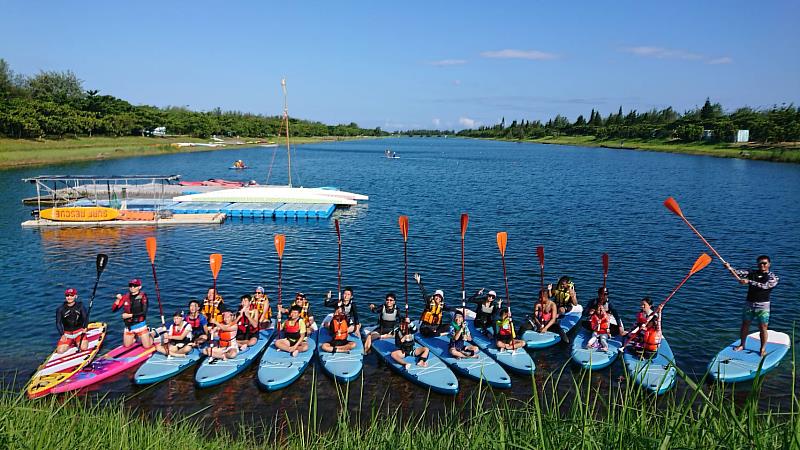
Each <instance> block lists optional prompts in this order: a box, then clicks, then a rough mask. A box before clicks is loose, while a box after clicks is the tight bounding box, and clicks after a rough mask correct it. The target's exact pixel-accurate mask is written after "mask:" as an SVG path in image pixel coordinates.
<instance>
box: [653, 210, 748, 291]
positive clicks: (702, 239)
mask: <svg viewBox="0 0 800 450" xmlns="http://www.w3.org/2000/svg"><path fill="white" fill-rule="evenodd" d="M679 217H680V218H681V219H683V221H684V222H685V223H686V225H688V226H689V228H691V230H692V231H694V234H696V235H697V237H699V238H700V240H701V241H703V243H704V244H706V247H708V248H709V249H710V250H711V252H712V253H714V255H716V257H717V258H719V260H720V262H722V265H724V266H725V268H726V269H728V271H729V272H730V273H731V275H733V276H734V277H735V278H736V280H737V281H741V280H742V278H741V277H740V276H739V274H738V273H736V271H735V270H733V268H731V266H730V264H728V261H725V258H723V257H722V255H720V254H719V252H718V251H717V249H715V248H714V247H713V246H712V245H711V244H710V243H709V242H708V241H707V240H706V238H704V237H703V235H702V234H700V232H699V231H697V228H695V227H694V225H692V224H691V222H689V220H688V219H687V218H686V217H685V216H684V215H683V214H679ZM665 303H666V302H665Z"/></svg>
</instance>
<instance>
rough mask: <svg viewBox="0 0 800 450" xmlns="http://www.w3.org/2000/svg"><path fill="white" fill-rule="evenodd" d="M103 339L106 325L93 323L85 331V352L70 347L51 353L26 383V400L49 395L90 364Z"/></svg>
mask: <svg viewBox="0 0 800 450" xmlns="http://www.w3.org/2000/svg"><path fill="white" fill-rule="evenodd" d="M105 337H106V324H105V323H102V322H93V323H90V324H89V326H88V328H87V329H86V339H88V341H89V345H88V346H87V348H86V350H80V349H79V348H77V347H70V348H69V349H68V350H67V351H66V352H64V353H56V352H53V354H51V355H50V357H49V358H47V360H45V362H44V364H42V365H41V366H39V369H38V370H37V371H36V373H35V374H33V377H32V378H31V381H29V382H28V386H27V387H26V389H25V390H26V391H27V393H28V398H38V397H42V396H45V395H47V394H49V393H50V391H52V390H53V388H54V387H56V386H58V385H59V384H61V383H62V382H63V381H65V380H67V379H69V377H71V376H72V375H74V374H76V373H78V372H79V371H80V370H81V369H83V368H84V367H85V366H86V365H87V364H89V363H90V362H92V359H94V357H95V355H97V351H98V350H100V346H101V345H102V344H103V339H105Z"/></svg>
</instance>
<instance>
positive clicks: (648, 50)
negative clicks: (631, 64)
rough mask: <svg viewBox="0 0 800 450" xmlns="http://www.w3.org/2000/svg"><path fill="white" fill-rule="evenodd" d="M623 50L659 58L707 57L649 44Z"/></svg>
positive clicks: (695, 58)
mask: <svg viewBox="0 0 800 450" xmlns="http://www.w3.org/2000/svg"><path fill="white" fill-rule="evenodd" d="M622 51H624V52H627V53H632V54H634V55H636V56H644V57H649V58H659V59H688V60H698V59H704V58H705V57H704V56H703V55H701V54H698V53H693V52H688V51H686V50H676V49H669V48H664V47H648V46H639V47H627V48H624V49H622Z"/></svg>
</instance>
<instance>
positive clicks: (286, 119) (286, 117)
mask: <svg viewBox="0 0 800 450" xmlns="http://www.w3.org/2000/svg"><path fill="white" fill-rule="evenodd" d="M281 87H282V88H283V121H284V123H285V124H286V156H287V158H288V160H289V187H292V151H291V149H290V148H289V105H288V103H287V102H286V78H285V77H284V78H281Z"/></svg>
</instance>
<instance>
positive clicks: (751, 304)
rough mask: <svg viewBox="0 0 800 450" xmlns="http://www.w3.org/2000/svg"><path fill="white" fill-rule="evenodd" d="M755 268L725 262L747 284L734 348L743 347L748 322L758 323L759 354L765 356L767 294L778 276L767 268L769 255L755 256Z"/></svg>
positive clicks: (769, 263)
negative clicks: (735, 265)
mask: <svg viewBox="0 0 800 450" xmlns="http://www.w3.org/2000/svg"><path fill="white" fill-rule="evenodd" d="M756 264H757V265H758V267H757V268H755V269H734V268H733V267H731V265H730V264H727V263H726V264H725V268H726V269H728V270H729V271H730V272H731V273H732V274H733V276H735V277H736V278H737V279H738V280H739V283H741V284H743V285H744V284H746V285H747V299H746V300H745V302H744V308H743V309H742V328H741V330H740V331H741V341H740V343H739V346H737V347H736V348H735V349H734V350H736V351H737V352H738V351H741V350H743V349H744V343H745V342H746V341H747V334H748V333H749V332H750V322H753V321H755V322H756V323H757V324H758V330H759V334H760V337H761V356H762V357H763V356H767V350H766V348H767V329H768V327H769V296H770V293H771V292H772V289H774V288H775V286H777V285H778V277H777V276H776V275H775V274H774V273H772V272H771V271H770V270H769V269H770V266H771V261H770V259H769V256H767V255H761V256H759V257H758V258H756Z"/></svg>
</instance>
